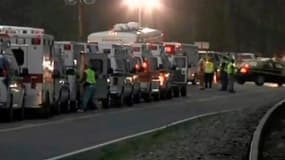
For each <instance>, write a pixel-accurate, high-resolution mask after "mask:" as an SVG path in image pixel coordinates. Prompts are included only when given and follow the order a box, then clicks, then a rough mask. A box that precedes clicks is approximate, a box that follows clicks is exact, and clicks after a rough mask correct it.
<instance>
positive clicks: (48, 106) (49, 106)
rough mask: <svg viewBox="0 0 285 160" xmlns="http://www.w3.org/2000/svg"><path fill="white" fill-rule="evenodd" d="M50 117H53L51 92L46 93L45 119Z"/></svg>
mask: <svg viewBox="0 0 285 160" xmlns="http://www.w3.org/2000/svg"><path fill="white" fill-rule="evenodd" d="M50 116H51V104H50V98H49V92H46V94H45V102H44V106H43V117H44V118H49V117H50Z"/></svg>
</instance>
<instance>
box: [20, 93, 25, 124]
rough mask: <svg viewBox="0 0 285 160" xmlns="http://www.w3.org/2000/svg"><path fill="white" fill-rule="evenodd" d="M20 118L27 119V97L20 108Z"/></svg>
mask: <svg viewBox="0 0 285 160" xmlns="http://www.w3.org/2000/svg"><path fill="white" fill-rule="evenodd" d="M19 119H20V120H24V119H25V98H23V102H22V107H21V109H20V114H19Z"/></svg>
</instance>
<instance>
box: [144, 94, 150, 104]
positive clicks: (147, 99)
mask: <svg viewBox="0 0 285 160" xmlns="http://www.w3.org/2000/svg"><path fill="white" fill-rule="evenodd" d="M143 99H144V101H145V102H147V103H148V102H151V96H150V94H144V95H143Z"/></svg>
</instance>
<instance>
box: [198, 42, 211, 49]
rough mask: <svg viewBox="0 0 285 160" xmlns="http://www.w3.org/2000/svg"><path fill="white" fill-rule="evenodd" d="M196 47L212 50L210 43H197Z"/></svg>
mask: <svg viewBox="0 0 285 160" xmlns="http://www.w3.org/2000/svg"><path fill="white" fill-rule="evenodd" d="M194 45H195V46H197V47H198V48H199V49H210V43H209V42H202V41H201V42H195V43H194Z"/></svg>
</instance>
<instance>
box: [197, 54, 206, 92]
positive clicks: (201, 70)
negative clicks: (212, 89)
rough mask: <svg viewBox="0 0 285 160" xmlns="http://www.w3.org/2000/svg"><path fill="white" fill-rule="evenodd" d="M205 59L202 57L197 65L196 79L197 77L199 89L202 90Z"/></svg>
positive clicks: (203, 86)
mask: <svg viewBox="0 0 285 160" xmlns="http://www.w3.org/2000/svg"><path fill="white" fill-rule="evenodd" d="M204 76H205V60H204V58H203V57H202V58H201V59H200V60H199V67H198V79H199V85H200V89H201V90H204V88H205V77H204Z"/></svg>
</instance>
